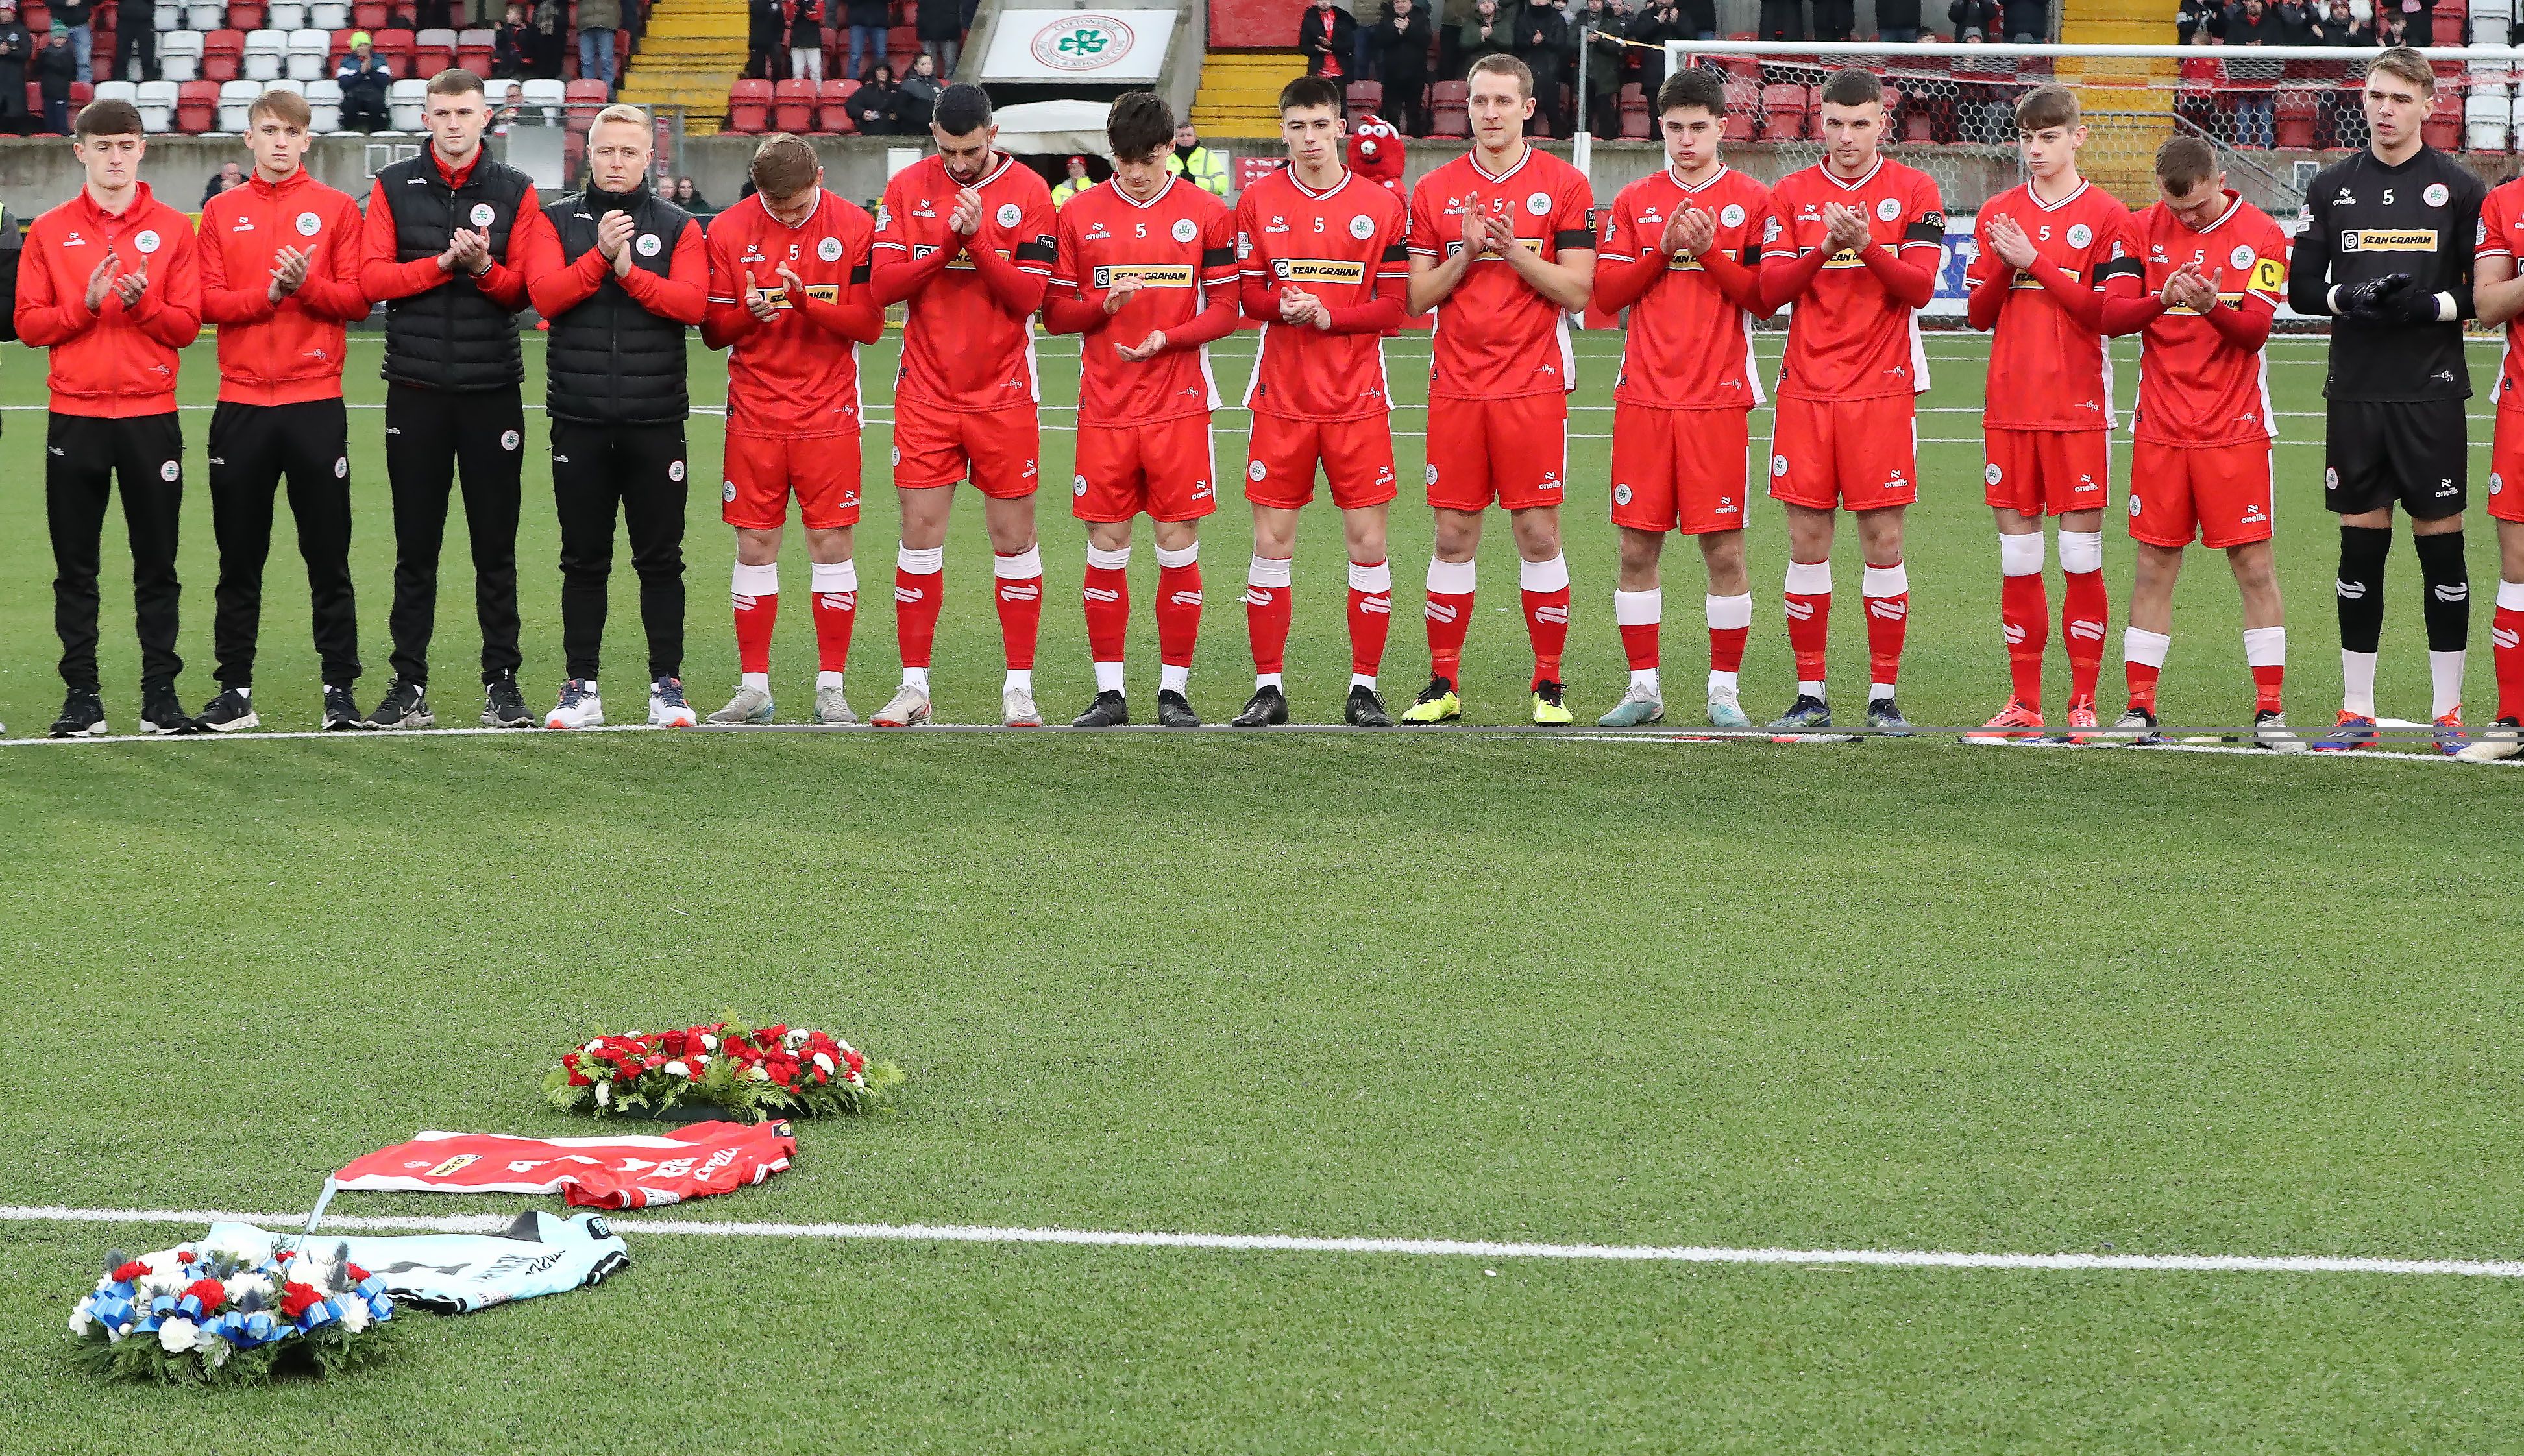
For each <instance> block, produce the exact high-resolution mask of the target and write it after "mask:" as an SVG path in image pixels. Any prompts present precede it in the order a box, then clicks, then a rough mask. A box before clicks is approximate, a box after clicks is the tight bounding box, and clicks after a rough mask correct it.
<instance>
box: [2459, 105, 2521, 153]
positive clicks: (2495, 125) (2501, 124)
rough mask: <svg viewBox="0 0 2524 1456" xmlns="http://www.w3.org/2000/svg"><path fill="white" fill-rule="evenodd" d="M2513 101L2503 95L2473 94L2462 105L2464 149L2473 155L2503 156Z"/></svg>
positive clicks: (2510, 123) (2510, 122) (2510, 121)
mask: <svg viewBox="0 0 2524 1456" xmlns="http://www.w3.org/2000/svg"><path fill="white" fill-rule="evenodd" d="M2514 104H2515V103H2514V101H2513V100H2512V99H2511V98H2509V97H2507V96H2504V95H2497V96H2488V95H2480V94H2476V93H2475V94H2474V95H2472V96H2471V97H2470V98H2468V99H2467V100H2465V101H2464V102H2463V106H2462V121H2463V128H2462V129H2463V146H2464V147H2465V148H2466V149H2468V150H2470V151H2474V152H2503V151H2505V150H2507V137H2508V135H2509V134H2510V129H2511V127H2512V124H2513V122H2512V120H2511V118H2512V116H2513V111H2514Z"/></svg>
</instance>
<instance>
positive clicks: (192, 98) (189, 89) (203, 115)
mask: <svg viewBox="0 0 2524 1456" xmlns="http://www.w3.org/2000/svg"><path fill="white" fill-rule="evenodd" d="M218 120H219V83H218V81H186V82H184V83H183V84H182V85H180V86H177V87H176V88H175V129H176V130H178V131H190V132H203V131H216V130H218Z"/></svg>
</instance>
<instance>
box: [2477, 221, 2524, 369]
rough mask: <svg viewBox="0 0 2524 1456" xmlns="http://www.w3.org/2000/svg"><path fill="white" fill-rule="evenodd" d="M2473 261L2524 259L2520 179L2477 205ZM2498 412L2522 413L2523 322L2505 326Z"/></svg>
mask: <svg viewBox="0 0 2524 1456" xmlns="http://www.w3.org/2000/svg"><path fill="white" fill-rule="evenodd" d="M2472 256H2473V257H2474V258H2490V257H2498V258H2505V259H2510V260H2511V259H2516V258H2524V178H2516V179H2512V180H2509V181H2504V182H2500V184H2498V185H2497V186H2496V187H2493V188H2491V189H2490V191H2489V198H2488V200H2487V201H2485V202H2483V203H2482V204H2481V205H2480V239H2479V244H2478V246H2477V247H2475V248H2473V249H2472ZM2497 399H2498V408H2499V409H2500V410H2524V318H2516V319H2513V320H2510V321H2509V322H2508V323H2507V325H2506V361H2505V363H2504V364H2502V365H2501V366H2500V368H2499V371H2498V389H2497Z"/></svg>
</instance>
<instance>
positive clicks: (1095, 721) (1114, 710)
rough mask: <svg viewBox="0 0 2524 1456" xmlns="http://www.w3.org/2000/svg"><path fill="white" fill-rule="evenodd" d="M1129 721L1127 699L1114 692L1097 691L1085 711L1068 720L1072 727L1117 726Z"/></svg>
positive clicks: (1129, 709) (1129, 710)
mask: <svg viewBox="0 0 2524 1456" xmlns="http://www.w3.org/2000/svg"><path fill="white" fill-rule="evenodd" d="M1129 721H1131V704H1130V702H1129V700H1127V699H1125V698H1124V697H1123V696H1122V695H1121V694H1119V693H1114V692H1109V691H1107V692H1099V693H1097V694H1096V695H1095V701H1094V702H1092V703H1091V704H1087V711H1085V712H1083V713H1080V714H1079V715H1078V716H1077V717H1074V718H1072V719H1070V720H1069V726H1070V727H1072V728H1119V727H1121V726H1122V725H1123V724H1125V723H1128V722H1129Z"/></svg>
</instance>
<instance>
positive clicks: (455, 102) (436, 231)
mask: <svg viewBox="0 0 2524 1456" xmlns="http://www.w3.org/2000/svg"><path fill="white" fill-rule="evenodd" d="M426 115H427V120H428V126H429V136H430V143H429V146H428V148H427V149H426V150H424V151H423V152H422V153H421V154H420V155H419V156H417V157H414V158H412V159H410V160H409V161H405V162H398V163H396V164H394V165H393V166H391V167H388V168H386V169H384V170H381V171H379V172H378V173H377V176H376V184H375V186H374V187H372V188H371V189H370V191H369V193H368V215H367V223H366V229H365V235H364V241H365V252H364V257H363V260H362V263H361V267H360V283H361V286H362V288H363V289H364V291H365V292H366V294H367V295H368V297H370V298H372V299H380V300H383V301H384V302H385V304H386V311H387V312H386V360H385V377H386V476H387V479H388V481H389V483H390V484H391V485H392V487H393V491H394V524H395V573H394V607H393V609H392V610H391V611H390V612H389V613H388V615H387V618H386V625H387V628H388V630H389V631H390V632H391V634H392V635H393V638H394V655H393V659H392V660H393V662H394V671H395V680H394V684H393V686H391V687H390V688H388V689H387V690H386V696H385V698H384V700H383V701H382V702H380V703H379V704H377V707H376V711H374V712H372V713H370V714H369V715H368V721H369V723H370V724H372V725H373V726H376V727H379V728H426V727H428V726H429V725H430V724H431V723H432V722H433V721H435V719H434V718H433V716H432V714H431V712H430V710H429V700H428V697H427V689H428V686H429V639H430V633H431V629H432V628H433V627H434V626H435V625H436V622H437V616H438V555H439V548H440V546H441V545H442V544H443V542H444V541H445V539H446V534H447V498H448V493H449V491H450V490H451V489H452V488H453V486H454V485H455V482H456V477H457V474H458V471H459V470H460V468H461V472H462V477H463V488H464V524H465V529H466V531H467V533H468V534H469V535H470V536H471V538H472V543H471V544H472V549H473V609H474V614H475V615H476V617H478V618H479V620H480V622H481V626H482V685H483V707H482V722H483V723H484V724H485V725H486V726H489V727H494V728H531V727H533V726H534V724H535V721H536V720H535V715H534V714H533V713H532V712H529V711H528V710H527V708H526V701H525V698H524V697H523V696H522V695H521V694H519V693H518V691H517V664H518V662H519V661H520V658H519V656H518V654H517V467H518V463H519V461H521V460H522V459H523V450H524V447H525V408H524V406H523V404H522V403H521V402H520V401H519V399H518V395H517V386H518V385H519V383H520V382H522V381H523V380H524V378H525V372H526V371H525V360H524V358H523V357H522V355H521V354H520V353H519V352H518V349H517V324H516V318H515V315H516V313H517V311H518V310H520V309H522V308H524V307H525V305H526V275H525V273H524V272H523V270H521V269H519V268H517V267H512V266H511V260H512V259H515V258H517V257H520V256H522V255H523V254H524V253H525V252H527V251H530V249H531V248H532V246H533V244H534V240H535V239H536V237H537V236H538V235H540V234H546V233H549V232H550V231H551V228H552V223H551V222H550V221H549V220H547V219H546V218H545V217H544V214H543V207H542V204H541V203H540V202H538V201H537V199H536V197H535V188H534V183H532V182H530V181H528V180H527V179H526V174H525V173H524V172H521V171H519V170H516V169H514V168H512V167H509V166H506V165H504V164H502V163H498V162H494V161H492V160H491V158H490V157H489V155H487V154H486V153H485V152H484V151H483V149H482V130H483V127H484V125H485V123H486V122H487V121H489V119H490V108H489V106H488V105H487V104H486V103H485V102H484V101H483V98H482V82H481V80H480V78H479V77H477V76H475V75H474V74H473V73H471V72H469V71H442V72H440V73H438V74H437V75H436V76H435V77H433V78H432V79H431V80H430V83H429V92H428V100H427V113H426Z"/></svg>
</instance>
